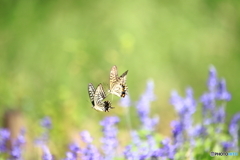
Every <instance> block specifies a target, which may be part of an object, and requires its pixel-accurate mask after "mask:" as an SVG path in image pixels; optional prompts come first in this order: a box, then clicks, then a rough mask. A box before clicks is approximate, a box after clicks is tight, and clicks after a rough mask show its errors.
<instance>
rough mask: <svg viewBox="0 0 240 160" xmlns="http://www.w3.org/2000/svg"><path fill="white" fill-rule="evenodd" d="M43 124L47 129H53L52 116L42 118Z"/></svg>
mask: <svg viewBox="0 0 240 160" xmlns="http://www.w3.org/2000/svg"><path fill="white" fill-rule="evenodd" d="M40 123H41V126H42V127H44V128H46V129H51V128H52V121H51V118H50V117H44V118H43V119H42V120H41V122H40Z"/></svg>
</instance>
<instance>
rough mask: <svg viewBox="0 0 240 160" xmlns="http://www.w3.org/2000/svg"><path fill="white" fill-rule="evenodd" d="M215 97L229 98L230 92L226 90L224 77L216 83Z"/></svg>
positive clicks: (228, 99) (220, 98) (226, 99)
mask: <svg viewBox="0 0 240 160" xmlns="http://www.w3.org/2000/svg"><path fill="white" fill-rule="evenodd" d="M216 98H217V99H219V100H225V101H230V100H231V94H230V93H229V92H228V91H227V87H226V81H225V79H221V80H220V82H219V84H218V90H217V93H216Z"/></svg>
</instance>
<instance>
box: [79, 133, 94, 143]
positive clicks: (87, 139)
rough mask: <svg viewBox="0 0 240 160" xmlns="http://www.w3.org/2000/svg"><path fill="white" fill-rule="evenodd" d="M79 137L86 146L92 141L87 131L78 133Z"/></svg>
mask: <svg viewBox="0 0 240 160" xmlns="http://www.w3.org/2000/svg"><path fill="white" fill-rule="evenodd" d="M80 135H81V138H82V140H83V142H85V143H87V144H88V143H92V141H93V139H92V137H91V135H90V133H89V132H88V131H82V132H81V133H80Z"/></svg>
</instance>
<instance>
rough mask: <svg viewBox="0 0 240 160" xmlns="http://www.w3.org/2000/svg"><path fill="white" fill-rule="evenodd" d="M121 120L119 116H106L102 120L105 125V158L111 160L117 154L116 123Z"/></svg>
mask: <svg viewBox="0 0 240 160" xmlns="http://www.w3.org/2000/svg"><path fill="white" fill-rule="evenodd" d="M118 122H119V118H118V117H106V118H105V119H103V120H102V121H101V122H100V125H101V126H102V127H103V129H102V130H103V138H102V140H101V142H102V144H103V145H102V150H103V153H104V155H105V157H104V159H105V160H108V159H109V160H110V159H112V158H114V156H116V155H115V154H116V153H115V152H116V148H117V147H118V140H117V133H118V130H117V128H116V126H115V125H116V124H117V123H118Z"/></svg>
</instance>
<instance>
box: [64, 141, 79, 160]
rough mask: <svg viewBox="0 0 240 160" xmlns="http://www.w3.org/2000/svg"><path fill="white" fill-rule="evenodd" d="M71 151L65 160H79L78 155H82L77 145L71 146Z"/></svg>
mask: <svg viewBox="0 0 240 160" xmlns="http://www.w3.org/2000/svg"><path fill="white" fill-rule="evenodd" d="M69 149H70V151H68V152H67V153H66V158H65V159H64V160H77V158H78V153H80V151H81V150H80V148H79V146H78V145H77V144H76V143H72V144H70V145H69Z"/></svg>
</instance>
